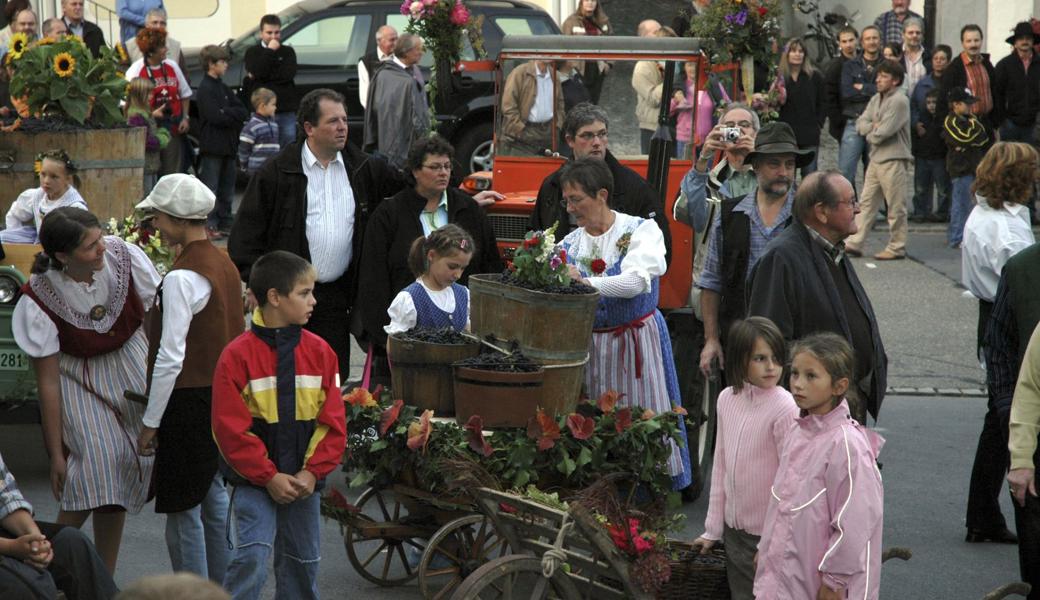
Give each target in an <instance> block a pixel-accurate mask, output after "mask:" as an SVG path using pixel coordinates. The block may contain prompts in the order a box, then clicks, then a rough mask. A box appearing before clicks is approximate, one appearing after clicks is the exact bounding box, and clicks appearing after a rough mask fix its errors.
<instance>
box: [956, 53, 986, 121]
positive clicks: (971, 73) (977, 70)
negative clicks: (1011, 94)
mask: <svg viewBox="0 0 1040 600" xmlns="http://www.w3.org/2000/svg"><path fill="white" fill-rule="evenodd" d="M961 61H963V62H964V73H965V74H966V75H967V76H968V88H969V89H970V90H971V95H972V96H975V98H976V99H977V100H978V101H977V102H975V103H974V104H972V105H971V114H973V115H978V116H984V115H988V114H989V113H990V111H992V110H993V93H992V92H991V91H990V81H989V71H987V70H986V64H985V63H984V62H983V60H982V55H981V54H978V55H976V57H975V60H972V59H971V58H969V57H968V53H967V52H961Z"/></svg>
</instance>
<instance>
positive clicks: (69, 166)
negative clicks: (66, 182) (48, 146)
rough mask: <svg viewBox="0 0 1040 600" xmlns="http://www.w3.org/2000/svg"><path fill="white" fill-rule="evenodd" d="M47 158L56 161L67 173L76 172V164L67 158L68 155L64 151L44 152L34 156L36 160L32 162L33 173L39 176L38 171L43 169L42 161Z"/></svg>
mask: <svg viewBox="0 0 1040 600" xmlns="http://www.w3.org/2000/svg"><path fill="white" fill-rule="evenodd" d="M45 158H49V159H51V160H56V161H58V162H60V163H62V164H63V165H65V170H66V171H68V172H69V173H75V172H76V164H75V163H73V162H72V159H71V158H69V154H68V153H67V152H65V151H64V150H45V151H43V152H40V153H39V154H37V155H36V159H35V160H34V161H33V171H34V172H35V173H36V174H37V175H39V174H40V170H41V169H43V159H45Z"/></svg>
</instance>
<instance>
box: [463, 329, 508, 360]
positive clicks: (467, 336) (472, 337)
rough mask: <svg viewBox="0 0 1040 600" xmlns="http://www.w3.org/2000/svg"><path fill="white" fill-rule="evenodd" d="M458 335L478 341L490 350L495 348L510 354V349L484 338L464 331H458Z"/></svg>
mask: <svg viewBox="0 0 1040 600" xmlns="http://www.w3.org/2000/svg"><path fill="white" fill-rule="evenodd" d="M459 335H461V336H462V337H464V338H466V339H467V340H470V341H473V342H480V343H481V344H484V345H485V346H487V347H488V348H491V349H492V350H497V351H498V352H501V353H502V354H505V355H506V356H509V355H510V354H512V352H511V351H509V350H506V349H505V348H502V347H500V346H496V345H494V344H492V343H491V342H489V341H487V340H485V339H484V338H481V337H477V336H475V335H473V334H472V333H466V332H465V331H460V332H459Z"/></svg>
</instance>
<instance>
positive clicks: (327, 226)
mask: <svg viewBox="0 0 1040 600" xmlns="http://www.w3.org/2000/svg"><path fill="white" fill-rule="evenodd" d="M302 156H303V173H304V175H306V176H307V219H306V223H307V242H308V246H309V249H310V253H311V264H313V265H314V269H315V270H316V271H317V272H318V281H319V282H321V283H328V282H331V281H336V280H337V279H339V278H340V277H342V276H343V274H344V273H346V272H347V267H349V266H350V259H351V255H352V254H353V241H354V210H355V206H356V205H355V203H354V190H353V189H352V188H351V187H350V180H349V179H348V178H347V166H346V163H344V162H343V154H342V153H340V152H337V153H336V158H334V159H333V160H332V161H330V162H329V164H328V166H327V167H323V166H322V164H321V161H319V160H318V159H317V157H315V156H314V153H313V152H311V149H310V146H308V145H307V143H304V144H303V152H302Z"/></svg>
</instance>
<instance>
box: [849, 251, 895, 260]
mask: <svg viewBox="0 0 1040 600" xmlns="http://www.w3.org/2000/svg"><path fill="white" fill-rule="evenodd" d="M846 252H848V250H846ZM904 258H906V255H905V254H896V253H895V252H892V251H891V250H882V251H881V252H878V253H877V254H875V255H874V260H903V259H904Z"/></svg>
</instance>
